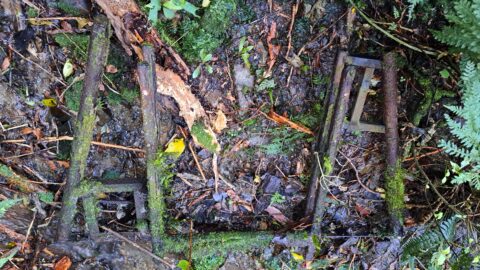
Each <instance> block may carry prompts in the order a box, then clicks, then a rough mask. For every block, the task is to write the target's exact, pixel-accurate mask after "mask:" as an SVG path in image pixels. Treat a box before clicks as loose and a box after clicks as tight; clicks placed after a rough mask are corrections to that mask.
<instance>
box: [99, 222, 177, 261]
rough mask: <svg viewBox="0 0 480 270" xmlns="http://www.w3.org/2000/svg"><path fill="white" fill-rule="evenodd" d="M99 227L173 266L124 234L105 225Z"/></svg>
mask: <svg viewBox="0 0 480 270" xmlns="http://www.w3.org/2000/svg"><path fill="white" fill-rule="evenodd" d="M100 228H102V229H103V230H105V231H107V232H109V233H111V234H112V235H114V236H115V237H117V238H119V239H121V240H123V241H125V242H127V243H129V244H130V245H132V246H134V247H136V248H138V249H139V250H141V251H143V252H144V253H145V254H147V255H148V256H150V257H152V258H154V259H156V260H158V261H159V262H161V263H163V264H165V265H166V266H168V267H170V268H174V267H175V266H174V265H173V264H171V263H169V262H167V261H166V260H164V259H162V258H160V257H158V256H157V255H155V254H153V253H152V252H150V251H149V250H147V249H146V248H144V247H142V246H140V245H138V244H137V243H135V242H133V241H132V240H130V239H128V238H126V237H125V236H123V235H121V234H119V233H117V232H115V231H112V230H110V229H109V228H107V227H105V226H100Z"/></svg>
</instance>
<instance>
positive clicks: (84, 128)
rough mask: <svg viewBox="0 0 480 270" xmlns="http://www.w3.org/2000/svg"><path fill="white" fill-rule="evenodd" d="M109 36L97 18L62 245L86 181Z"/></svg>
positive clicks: (61, 227)
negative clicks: (79, 188) (78, 192)
mask: <svg viewBox="0 0 480 270" xmlns="http://www.w3.org/2000/svg"><path fill="white" fill-rule="evenodd" d="M110 36H111V31H110V23H109V21H108V19H107V18H106V17H105V16H102V15H101V16H97V17H96V18H95V22H94V25H93V29H92V33H91V35H90V44H89V47H88V60H87V66H86V75H85V81H84V83H83V90H82V95H81V98H80V109H79V112H78V117H77V120H76V124H75V130H74V140H73V142H72V151H71V158H70V169H69V171H68V178H67V182H66V186H65V191H64V193H63V206H62V210H61V212H60V223H59V228H58V235H57V238H58V240H60V241H64V240H68V237H69V234H70V228H71V223H72V221H73V217H74V215H75V212H76V205H77V201H78V197H76V196H75V195H74V189H75V188H76V187H77V186H78V184H79V183H80V182H81V180H82V179H83V177H84V173H85V168H86V165H87V156H88V152H89V150H90V143H91V141H92V136H93V128H94V124H95V101H96V98H97V94H98V85H99V84H100V82H101V78H102V74H103V69H104V67H105V64H106V62H107V56H108V49H109V44H110Z"/></svg>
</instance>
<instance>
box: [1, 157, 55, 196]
mask: <svg viewBox="0 0 480 270" xmlns="http://www.w3.org/2000/svg"><path fill="white" fill-rule="evenodd" d="M0 176H2V177H4V178H5V179H7V183H8V184H9V185H12V186H15V187H17V188H18V189H19V190H20V191H22V192H25V193H31V192H46V191H47V190H46V189H44V188H43V187H41V186H39V185H34V183H35V182H33V181H30V180H29V179H27V178H26V177H23V176H21V175H19V174H17V173H15V172H14V171H13V170H12V169H11V168H10V167H8V166H7V165H3V164H0Z"/></svg>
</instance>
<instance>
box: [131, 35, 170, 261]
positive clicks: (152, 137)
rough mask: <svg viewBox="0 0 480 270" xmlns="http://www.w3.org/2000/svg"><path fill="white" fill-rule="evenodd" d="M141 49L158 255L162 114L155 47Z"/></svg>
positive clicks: (152, 220)
mask: <svg viewBox="0 0 480 270" xmlns="http://www.w3.org/2000/svg"><path fill="white" fill-rule="evenodd" d="M142 51H143V59H144V61H143V62H141V63H139V64H138V67H137V72H138V82H139V84H140V92H141V95H140V96H141V101H142V116H143V132H144V137H145V151H146V159H147V188H148V196H147V200H148V213H149V219H150V233H151V235H152V248H153V252H154V253H155V254H159V253H160V252H161V251H162V247H163V244H162V238H163V236H164V232H165V225H164V222H163V214H164V212H165V198H164V195H163V189H162V183H160V175H159V174H160V172H159V170H158V169H157V167H156V166H155V159H156V154H157V151H158V149H159V147H161V145H159V140H158V138H159V135H160V134H159V133H160V128H159V126H158V125H159V121H158V119H160V118H161V116H160V111H159V110H157V106H156V101H155V93H156V90H157V79H156V75H155V74H156V73H155V50H154V47H152V46H151V45H143V46H142Z"/></svg>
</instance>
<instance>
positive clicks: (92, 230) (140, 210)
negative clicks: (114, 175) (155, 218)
mask: <svg viewBox="0 0 480 270" xmlns="http://www.w3.org/2000/svg"><path fill="white" fill-rule="evenodd" d="M99 182H100V183H101V185H100V187H99V188H96V189H95V192H93V191H91V192H89V193H87V194H85V195H83V196H82V203H83V209H84V212H85V213H84V214H85V222H86V224H87V230H88V234H89V236H90V237H91V238H94V237H96V236H98V234H99V233H100V231H99V227H98V222H97V214H98V213H97V211H96V209H97V203H98V201H97V198H96V193H98V192H101V193H113V192H133V200H134V204H135V215H136V219H137V223H141V222H144V221H145V220H146V218H147V209H146V205H145V202H146V198H147V194H146V187H145V180H142V179H130V178H126V179H113V180H103V181H99ZM115 203H116V204H118V203H121V202H115Z"/></svg>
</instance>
